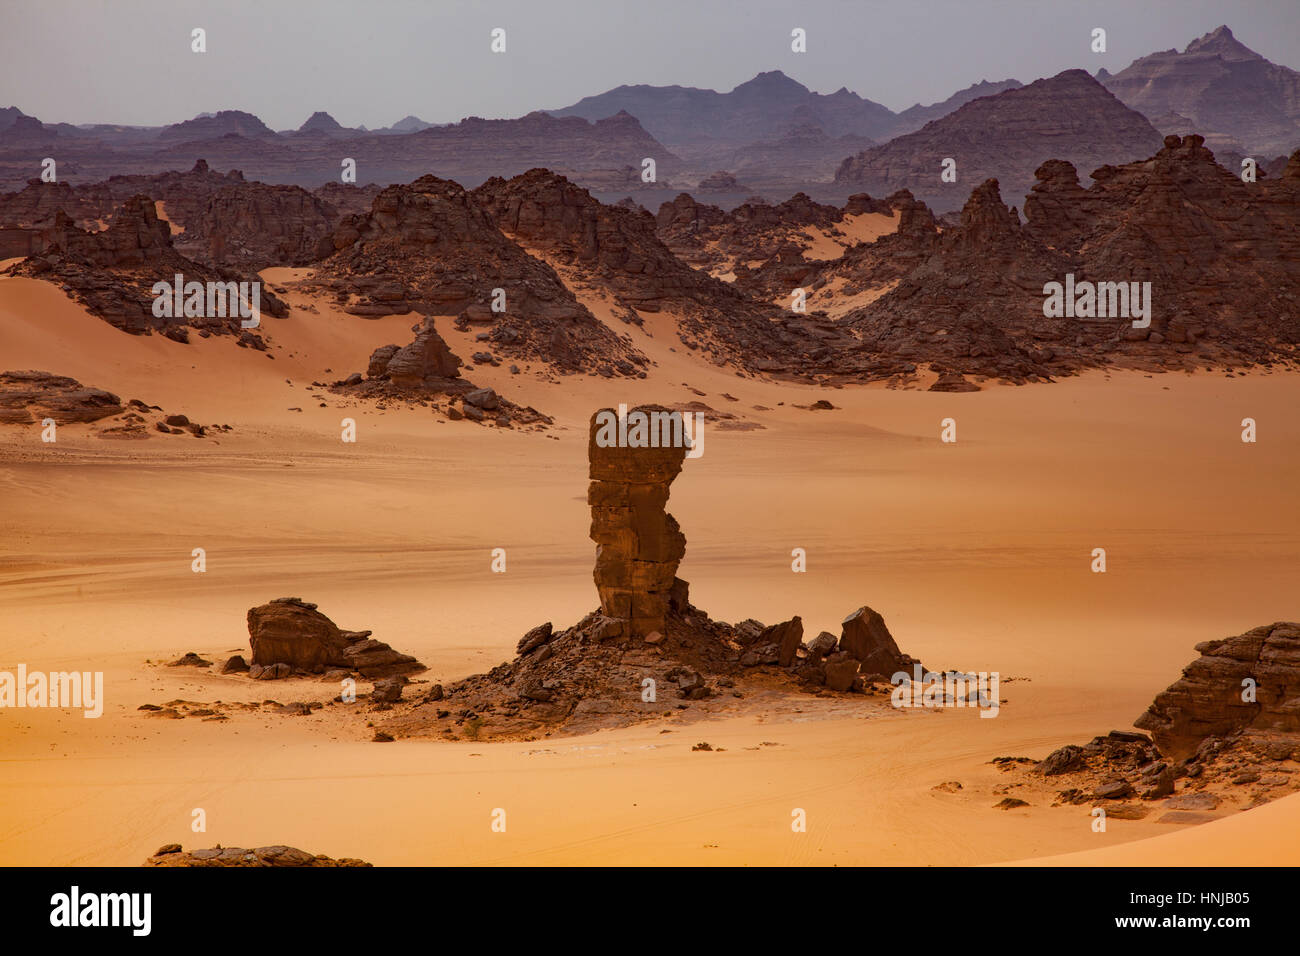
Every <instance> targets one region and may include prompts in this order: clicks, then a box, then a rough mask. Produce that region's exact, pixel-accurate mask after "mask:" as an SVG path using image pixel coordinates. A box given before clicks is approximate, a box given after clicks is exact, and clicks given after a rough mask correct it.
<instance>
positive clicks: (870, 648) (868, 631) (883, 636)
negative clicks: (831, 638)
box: [839, 607, 920, 680]
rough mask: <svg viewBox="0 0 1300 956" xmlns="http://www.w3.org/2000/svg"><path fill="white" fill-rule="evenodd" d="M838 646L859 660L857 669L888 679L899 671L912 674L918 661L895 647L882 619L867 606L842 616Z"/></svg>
mask: <svg viewBox="0 0 1300 956" xmlns="http://www.w3.org/2000/svg"><path fill="white" fill-rule="evenodd" d="M842 626H843V631H842V633H841V634H840V644H839V649H840V650H841V651H842V652H844V653H845V654H847V655H849V657H851V658H853V659H854V660H856V661H858V662H859V663H860V665H861V667H860V671H861V673H862V674H865V675H875V676H877V677H879V678H883V679H884V680H889V678H890V677H892V676H893V675H894V674H896V673H898V672H899V671H903V672H906V673H907V674H908V675H909V676H910V675H911V674H912V666H913V665H914V664H918V663H920V662H919V661H917V660H916V659H915V658H912V657H909V656H908V655H906V654H904V653H903V652H902V651H900V650H899V649H898V645H897V644H896V643H895V642H894V636H893V635H892V634H890V633H889V628H888V627H886V626H885V619H884V618H883V617H881V616H880V614H879V613H878V612H876V611H873V610H872V609H871V608H869V607H860V608H858V609H857V610H856V611H854V612H853V613H852V614H850V615H849V616H848V617H846V618H845V619H844V623H843V625H842Z"/></svg>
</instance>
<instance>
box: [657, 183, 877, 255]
mask: <svg viewBox="0 0 1300 956" xmlns="http://www.w3.org/2000/svg"><path fill="white" fill-rule="evenodd" d="M858 211H862V210H861V209H858V208H857V207H855V208H854V211H853V214H856V212H858ZM884 211H885V212H886V213H888V210H887V209H886V210H884ZM849 212H850V210H849V209H848V208H847V207H846V208H845V209H843V210H841V209H839V208H838V207H836V206H830V205H826V204H823V203H817V202H814V201H813V200H812V199H810V198H809V197H808V196H807V194H805V193H802V192H800V193H796V194H795V195H793V196H791V197H790V198H789V199H787V200H785V201H784V202H781V203H778V204H776V205H772V204H770V203H766V202H754V201H752V200H751V201H748V202H744V203H741V204H740V205H739V206H737V207H736V208H735V209H732V210H730V211H729V212H723V211H722V210H721V209H719V208H718V207H717V206H709V205H705V204H702V203H699V202H697V201H696V200H695V199H693V198H692V197H691V196H690V195H689V194H687V193H681V194H680V195H678V196H677V198H675V199H673V200H671V201H669V202H666V203H664V204H663V205H661V206H660V207H659V213H658V215H657V216H656V217H655V227H656V230H657V231H658V234H659V238H660V239H662V240H663V242H664V244H665V245H666V246H667V247H668V248H669V250H671V251H672V253H673V254H674V255H676V256H677V257H678V258H680V259H681V260H682V261H684V262H687V263H690V264H691V265H693V266H695V267H696V268H704V269H709V270H711V271H713V272H715V273H716V272H720V271H721V272H728V271H729V272H735V273H737V274H740V272H741V271H742V270H747V269H748V268H749V265H750V264H751V263H753V262H754V261H755V260H764V259H771V258H772V257H774V256H777V255H779V254H780V253H781V252H782V251H783V250H785V249H787V248H792V247H793V248H797V249H798V250H799V251H800V252H802V251H804V250H805V249H807V248H808V247H809V246H810V245H811V238H810V237H809V235H808V228H809V227H817V228H819V229H823V230H826V231H828V232H834V231H835V227H836V224H837V223H839V222H841V221H842V220H843V218H844V215H845V214H846V213H849Z"/></svg>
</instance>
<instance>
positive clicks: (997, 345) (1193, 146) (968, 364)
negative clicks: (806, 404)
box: [805, 136, 1300, 381]
mask: <svg viewBox="0 0 1300 956" xmlns="http://www.w3.org/2000/svg"><path fill="white" fill-rule="evenodd" d="M1037 177H1038V182H1037V183H1036V184H1035V186H1034V189H1033V191H1032V193H1031V194H1030V197H1029V199H1028V200H1027V201H1026V204H1025V213H1026V216H1027V217H1028V222H1027V223H1025V224H1023V225H1022V224H1021V222H1020V219H1019V217H1018V216H1017V215H1016V213H1015V211H1014V210H1013V209H1009V208H1008V207H1007V206H1006V205H1005V204H1004V203H1003V201H1002V198H1001V195H1000V193H999V189H998V183H997V182H996V181H995V180H990V181H987V182H985V183H984V184H982V185H981V186H979V187H978V188H977V189H976V190H975V191H974V192H973V193H972V194H971V197H970V199H969V200H968V201H967V203H966V205H965V207H964V208H963V210H962V214H961V222H960V225H959V226H957V227H955V228H952V229H948V230H945V231H944V232H943V233H942V235H939V236H936V237H933V238H932V239H930V240H928V245H929V248H928V249H926V251H925V254H924V255H922V256H918V257H917V259H916V260H915V262H916V265H915V267H914V268H912V269H911V270H910V271H908V272H907V273H906V274H905V275H903V276H902V277H901V278H900V279H899V280H898V281H897V284H896V285H895V286H893V287H892V288H890V289H889V291H887V292H886V293H885V294H883V295H882V296H881V297H880V298H879V299H878V300H877V301H876V302H874V303H872V304H870V305H867V306H865V307H863V308H862V309H859V310H857V311H855V312H852V313H850V314H849V315H848V316H846V317H845V319H844V321H845V322H846V323H847V324H848V325H850V326H851V327H852V328H853V329H854V330H855V331H856V332H857V333H858V334H859V335H860V336H861V340H862V343H863V345H864V346H866V347H867V348H868V349H869V350H871V351H873V352H874V353H875V354H877V355H878V356H879V361H880V362H881V363H882V364H887V363H898V362H901V361H910V362H912V363H916V362H919V361H929V362H930V363H931V364H932V365H933V366H935V367H937V368H941V369H945V370H950V371H956V372H965V373H972V374H977V375H996V376H998V377H1001V378H1006V379H1009V380H1012V381H1024V380H1033V379H1034V378H1036V377H1042V376H1048V375H1056V374H1066V373H1069V372H1070V371H1073V370H1075V369H1078V368H1082V367H1087V366H1092V365H1107V364H1118V365H1124V366H1127V367H1137V368H1147V369H1153V370H1159V369H1192V368H1198V367H1206V366H1219V367H1223V366H1227V367H1234V366H1249V365H1255V364H1263V365H1269V364H1273V363H1275V362H1278V361H1280V362H1283V363H1294V361H1295V360H1296V358H1297V357H1300V352H1297V346H1298V345H1300V317H1297V315H1296V313H1295V308H1294V302H1295V297H1296V294H1297V292H1298V291H1300V152H1298V153H1297V154H1295V155H1293V156H1292V158H1291V160H1290V162H1289V164H1288V166H1287V167H1286V170H1285V172H1284V174H1283V176H1282V177H1281V178H1279V179H1276V180H1267V179H1266V180H1262V181H1261V182H1259V183H1255V184H1250V185H1247V184H1244V183H1242V182H1241V180H1240V179H1239V178H1238V177H1236V176H1234V175H1233V174H1232V173H1229V172H1228V171H1227V170H1225V169H1223V168H1222V167H1221V166H1219V165H1218V164H1217V163H1215V161H1214V156H1213V154H1212V153H1211V152H1210V151H1209V150H1208V149H1206V148H1205V147H1204V145H1203V144H1202V142H1201V139H1200V137H1198V136H1189V137H1186V138H1183V139H1179V138H1178V137H1174V136H1170V137H1168V138H1167V139H1166V140H1165V146H1164V147H1163V148H1162V149H1161V150H1159V151H1158V152H1157V153H1156V154H1155V155H1154V156H1153V157H1151V158H1150V159H1148V160H1142V161H1138V162H1133V163H1128V164H1125V165H1123V166H1119V167H1111V166H1105V167H1102V168H1100V169H1098V170H1097V171H1096V172H1095V173H1094V180H1095V182H1094V184H1093V185H1092V186H1091V187H1090V188H1088V189H1084V188H1082V187H1081V186H1080V185H1079V182H1078V176H1077V173H1076V171H1075V169H1074V167H1073V166H1072V165H1070V164H1069V163H1066V162H1064V161H1062V160H1053V161H1050V162H1047V163H1044V164H1043V165H1042V166H1040V167H1039V169H1038V170H1037ZM900 232H902V230H901V229H900ZM889 238H890V239H891V241H893V242H897V240H896V239H894V237H889ZM883 241H884V240H881V242H883ZM879 244H880V243H877V245H879ZM887 258H888V257H886V256H880V255H873V254H871V253H870V252H869V247H868V249H867V250H862V251H857V250H851V251H850V253H846V256H845V259H846V260H847V261H855V260H856V261H859V262H860V263H861V266H862V268H864V269H865V268H867V267H870V266H873V265H874V266H876V267H879V266H880V265H881V263H882V262H883V261H885V260H887ZM839 265H842V264H837V266H839ZM837 266H831V267H827V268H826V270H825V271H826V272H828V273H829V274H833V272H834V269H835V268H836V267H837ZM1067 275H1071V276H1073V278H1072V279H1071V280H1069V281H1070V282H1079V283H1085V284H1086V283H1093V284H1096V283H1101V282H1113V283H1125V284H1131V283H1134V282H1138V283H1142V282H1149V283H1150V284H1151V285H1150V289H1151V293H1150V299H1149V301H1148V305H1149V307H1150V316H1149V318H1150V325H1149V327H1138V328H1135V327H1134V326H1133V319H1132V318H1131V317H1130V316H1126V315H1121V316H1116V315H1115V314H1114V312H1112V313H1111V314H1110V316H1109V317H1106V318H1101V317H1090V318H1088V319H1086V320H1085V319H1081V318H1068V317H1053V318H1049V317H1046V316H1045V313H1044V300H1045V294H1044V293H1045V291H1046V284H1047V283H1049V282H1057V283H1062V284H1064V283H1065V282H1066V281H1067V278H1066V277H1067ZM805 281H808V280H807V279H805ZM1080 288H1081V289H1082V288H1083V286H1080ZM1098 301H1100V298H1098Z"/></svg>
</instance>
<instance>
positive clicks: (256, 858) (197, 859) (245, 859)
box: [144, 843, 371, 867]
mask: <svg viewBox="0 0 1300 956" xmlns="http://www.w3.org/2000/svg"><path fill="white" fill-rule="evenodd" d="M144 865H145V866H167V867H172V866H259V867H260V866H281V867H338V866H370V865H371V864H369V863H367V862H365V861H364V860H357V859H353V858H352V857H343V858H342V859H338V860H335V859H332V858H330V857H328V856H316V855H315V854H312V853H308V852H307V851H306V850H300V849H298V848H297V847H294V846H259V847H254V848H253V849H251V850H245V849H244V848H242V847H235V846H225V847H223V846H214V847H212V848H210V849H206V850H191V851H189V852H188V853H186V852H185V851H184V850H183V849H182V848H181V845H180V844H179V843H168V844H167V845H165V846H161V847H159V848H158V850H157V852H155V853H154V855H153V856H151V857H149V859H147V860H146V861H145V862H144Z"/></svg>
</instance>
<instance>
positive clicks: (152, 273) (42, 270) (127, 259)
mask: <svg viewBox="0 0 1300 956" xmlns="http://www.w3.org/2000/svg"><path fill="white" fill-rule="evenodd" d="M30 252H31V255H30V256H29V257H28V258H26V259H24V260H23V261H22V262H19V263H17V264H16V265H14V266H13V267H12V268H11V269H10V270H9V273H10V274H12V275H22V276H29V277H32V278H38V279H43V280H45V281H48V282H55V283H57V284H59V285H60V286H61V287H62V288H63V289H64V290H65V291H66V292H68V293H69V294H70V295H72V296H73V297H74V298H75V299H77V301H78V302H80V303H81V304H82V305H83V306H84V307H85V308H86V309H87V310H88V311H89V312H91V313H92V314H94V315H97V316H99V317H100V318H102V319H104V320H105V321H107V322H108V323H109V324H111V325H113V326H115V327H117V328H119V329H121V330H123V331H125V332H131V333H135V334H143V333H147V332H149V331H154V330H156V331H160V332H164V333H167V334H169V336H170V337H172V338H176V339H177V340H178V341H187V340H188V333H187V332H186V329H188V328H194V329H197V330H199V331H200V333H201V334H208V335H211V334H213V333H218V334H223V333H224V334H232V335H238V336H239V337H240V340H241V344H245V345H251V346H253V347H255V348H265V344H264V343H263V342H262V340H261V338H260V337H259V336H258V335H257V334H255V333H252V332H249V331H248V330H245V329H242V328H241V326H240V317H239V316H238V315H235V314H230V315H216V314H213V315H206V314H205V315H199V316H186V315H184V314H182V315H172V316H166V317H164V316H157V315H155V314H154V302H155V299H156V294H155V293H154V292H153V288H154V285H155V284H156V283H158V282H164V283H167V284H168V285H170V284H172V282H173V281H174V277H175V276H176V275H181V276H182V277H183V281H184V282H185V283H186V284H188V283H191V282H199V283H203V284H205V285H206V284H207V283H209V282H212V283H223V284H225V283H231V282H234V283H239V282H258V283H259V286H260V280H259V279H258V278H257V277H256V276H255V275H253V276H250V275H249V274H247V273H238V272H233V271H230V270H227V269H220V268H214V267H210V266H205V265H203V264H201V263H198V262H195V261H193V260H191V259H188V258H186V257H185V256H183V255H181V254H180V253H179V252H177V251H176V249H175V247H174V245H173V243H172V236H171V230H170V227H169V226H168V224H167V223H166V222H165V221H163V220H161V219H159V218H158V215H157V211H156V209H155V205H154V201H153V200H152V199H150V198H149V197H148V196H144V195H139V196H134V197H132V198H131V199H129V200H127V201H126V202H125V203H124V204H123V205H122V206H121V207H120V208H119V209H118V210H117V211H116V212H115V213H114V214H113V216H112V218H111V219H110V220H109V222H108V226H107V228H105V229H102V230H98V231H87V230H84V229H81V228H79V227H78V226H77V225H76V223H75V222H74V221H73V220H72V218H71V217H70V216H69V215H67V214H66V213H65V212H63V210H62V209H59V210H57V211H56V212H55V216H54V221H53V222H52V223H51V224H50V225H48V226H46V227H44V228H42V229H41V230H40V231H39V233H38V234H36V235H35V236H34V237H33V239H32V241H31V247H30ZM259 299H260V304H259V307H260V310H261V313H262V316H263V317H265V316H268V315H269V316H279V317H282V316H286V315H288V314H289V310H288V308H287V306H285V304H284V303H283V302H281V301H280V300H279V299H278V298H277V297H276V296H275V294H274V293H273V292H271V290H270V289H267V288H265V287H261V288H260V295H259ZM223 306H224V302H223ZM203 311H205V312H206V308H205V309H204V310H203ZM229 311H230V312H231V313H233V312H234V308H233V303H232V306H231V308H230V310H229Z"/></svg>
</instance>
